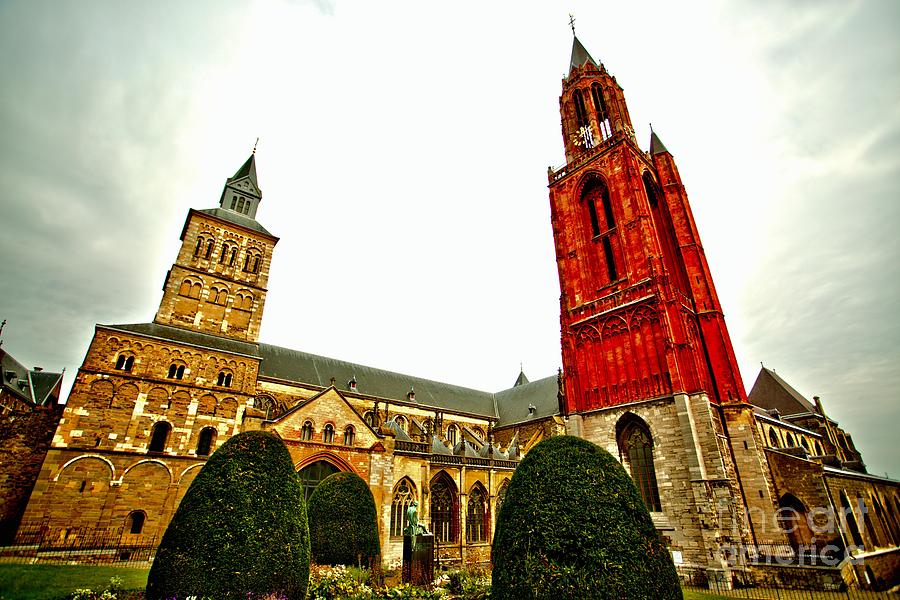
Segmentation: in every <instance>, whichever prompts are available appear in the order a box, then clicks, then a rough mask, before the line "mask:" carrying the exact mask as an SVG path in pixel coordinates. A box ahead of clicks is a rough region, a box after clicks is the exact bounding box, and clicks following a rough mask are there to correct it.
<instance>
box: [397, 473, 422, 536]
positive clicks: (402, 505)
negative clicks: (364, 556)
mask: <svg viewBox="0 0 900 600" xmlns="http://www.w3.org/2000/svg"><path fill="white" fill-rule="evenodd" d="M415 499H416V488H415V487H414V486H413V484H412V482H411V481H410V480H409V479H408V478H406V477H404V478H403V479H401V480H400V483H398V484H397V487H396V488H394V500H393V502H391V535H392V536H400V535H403V529H404V527H406V510H407V509H408V508H409V505H410V504H412V501H413V500H415Z"/></svg>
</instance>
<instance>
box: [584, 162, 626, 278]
mask: <svg viewBox="0 0 900 600" xmlns="http://www.w3.org/2000/svg"><path fill="white" fill-rule="evenodd" d="M581 200H582V202H584V203H585V204H586V205H587V211H588V219H589V221H590V226H591V237H592V238H597V237H600V243H601V244H602V246H603V258H604V260H605V262H606V274H607V277H608V278H609V281H610V282H613V281H616V280H617V279H618V278H619V275H618V269H617V268H616V259H615V256H614V255H613V252H614V250H613V236H614V235H615V231H614V230H615V227H616V219H615V216H614V215H613V211H612V204H611V203H610V199H609V189H608V188H607V187H606V185H605V184H604V183H603V182H602V181H600V180H599V179H592V180H591V181H589V182H588V183H587V185H585V187H584V191H582V192H581ZM598 206H599V207H601V208H602V210H599V209H598Z"/></svg>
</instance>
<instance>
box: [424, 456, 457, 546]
mask: <svg viewBox="0 0 900 600" xmlns="http://www.w3.org/2000/svg"><path fill="white" fill-rule="evenodd" d="M458 506H459V504H458V498H457V494H456V485H455V484H454V483H453V480H452V479H451V478H450V476H449V475H447V473H446V472H445V471H441V472H440V473H438V475H437V477H435V478H434V480H432V483H431V507H430V508H431V531H432V533H434V538H435V540H436V541H438V542H439V543H442V544H448V543H451V542H455V541H456V539H457V536H458V535H459V509H458Z"/></svg>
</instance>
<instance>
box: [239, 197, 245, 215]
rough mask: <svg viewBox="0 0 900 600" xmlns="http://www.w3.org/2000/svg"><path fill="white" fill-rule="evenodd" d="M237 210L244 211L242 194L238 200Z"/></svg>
mask: <svg viewBox="0 0 900 600" xmlns="http://www.w3.org/2000/svg"><path fill="white" fill-rule="evenodd" d="M237 211H238V212H239V213H242V212H244V197H243V196H241V199H240V200H238V209H237Z"/></svg>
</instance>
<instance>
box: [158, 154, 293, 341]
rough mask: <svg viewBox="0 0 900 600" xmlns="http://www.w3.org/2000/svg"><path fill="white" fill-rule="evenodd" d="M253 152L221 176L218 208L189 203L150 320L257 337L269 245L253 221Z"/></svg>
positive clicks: (256, 196)
mask: <svg viewBox="0 0 900 600" xmlns="http://www.w3.org/2000/svg"><path fill="white" fill-rule="evenodd" d="M261 200H262V192H261V191H260V189H259V183H258V182H257V179H256V154H255V151H254V154H251V155H250V158H248V159H247V161H246V162H245V163H244V164H243V165H242V166H241V168H240V169H238V170H237V172H236V173H235V174H234V176H233V177H229V178H228V179H227V180H226V181H225V187H224V189H223V190H222V196H221V198H220V199H219V208H211V209H206V210H196V209H191V211H190V212H189V213H188V216H187V220H186V221H185V224H184V229H183V230H182V232H181V242H182V243H181V249H180V250H179V252H178V257H177V258H176V259H175V264H174V265H172V269H171V270H170V271H169V273H168V274H167V276H166V281H165V284H164V286H163V298H162V301H161V302H160V304H159V311H157V313H156V319H155V322H156V323H159V324H162V325H174V326H176V327H183V328H185V329H191V330H194V331H199V332H203V333H210V334H213V335H219V336H225V337H230V338H234V339H237V340H241V341H246V342H256V341H257V340H258V339H259V326H260V321H261V319H262V312H263V306H264V305H265V302H266V286H267V283H268V280H269V266H270V263H271V258H272V250H273V249H274V248H275V244H276V243H278V238H277V237H275V236H273V235H272V234H271V233H269V232H268V231H266V229H265V228H264V227H263V226H262V225H260V224H259V223H258V222H257V221H256V209H257V208H258V207H259V203H260V201H261Z"/></svg>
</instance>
